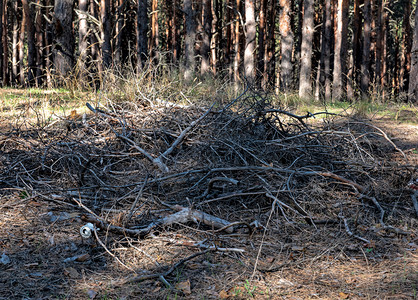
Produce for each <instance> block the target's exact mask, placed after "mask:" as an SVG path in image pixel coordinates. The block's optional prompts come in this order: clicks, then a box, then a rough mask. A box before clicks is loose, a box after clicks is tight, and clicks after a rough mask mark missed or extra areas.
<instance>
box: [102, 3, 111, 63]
mask: <svg viewBox="0 0 418 300" xmlns="http://www.w3.org/2000/svg"><path fill="white" fill-rule="evenodd" d="M109 10H110V0H101V1H100V15H101V18H102V32H101V39H102V60H103V67H104V68H109V67H110V66H111V65H112V46H111V44H110V34H111V32H110V31H111V29H110V28H111V23H110V15H109Z"/></svg>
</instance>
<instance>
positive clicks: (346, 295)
mask: <svg viewBox="0 0 418 300" xmlns="http://www.w3.org/2000/svg"><path fill="white" fill-rule="evenodd" d="M338 296H340V299H348V294H346V293H343V292H339V294H338Z"/></svg>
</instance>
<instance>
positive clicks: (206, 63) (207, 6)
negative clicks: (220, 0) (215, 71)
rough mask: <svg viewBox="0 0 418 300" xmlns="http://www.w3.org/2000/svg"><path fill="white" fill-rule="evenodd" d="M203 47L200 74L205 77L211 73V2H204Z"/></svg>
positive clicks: (206, 0) (207, 0)
mask: <svg viewBox="0 0 418 300" xmlns="http://www.w3.org/2000/svg"><path fill="white" fill-rule="evenodd" d="M202 25H203V28H202V29H203V32H202V46H201V48H200V53H201V57H202V61H201V65H200V74H201V75H204V74H207V73H209V71H210V40H211V38H212V34H211V29H212V9H211V0H204V1H202Z"/></svg>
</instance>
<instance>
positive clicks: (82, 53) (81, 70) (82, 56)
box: [78, 0, 89, 85]
mask: <svg viewBox="0 0 418 300" xmlns="http://www.w3.org/2000/svg"><path fill="white" fill-rule="evenodd" d="M88 2H89V1H88V0H79V1H78V9H79V11H80V12H79V14H78V41H79V42H78V43H79V44H78V49H79V57H78V78H79V79H80V83H81V84H83V85H84V82H85V75H86V59H87V49H88V48H87V47H88V39H87V38H88V36H87V32H88V24H87V11H88Z"/></svg>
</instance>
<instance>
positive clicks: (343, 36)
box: [332, 0, 348, 100]
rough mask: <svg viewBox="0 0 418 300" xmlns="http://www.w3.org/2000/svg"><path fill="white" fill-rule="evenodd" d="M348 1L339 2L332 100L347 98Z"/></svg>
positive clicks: (340, 0) (341, 0)
mask: <svg viewBox="0 0 418 300" xmlns="http://www.w3.org/2000/svg"><path fill="white" fill-rule="evenodd" d="M347 17H348V0H338V8H337V29H336V36H335V47H334V71H333V81H332V99H333V100H341V99H344V98H345V97H346V93H345V75H346V70H347V67H346V63H347V62H346V57H347V25H348V18H347Z"/></svg>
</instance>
